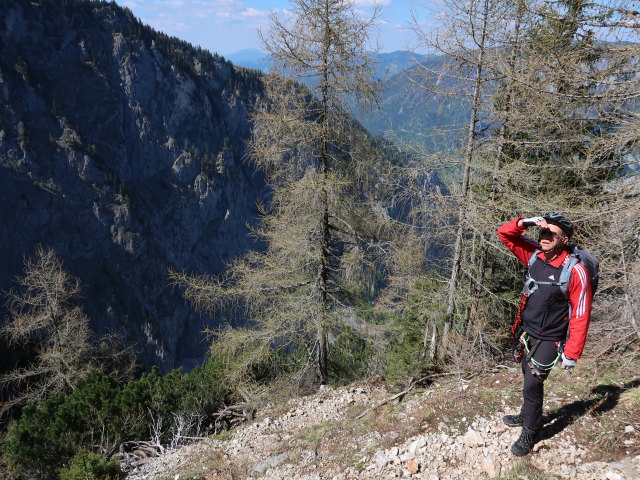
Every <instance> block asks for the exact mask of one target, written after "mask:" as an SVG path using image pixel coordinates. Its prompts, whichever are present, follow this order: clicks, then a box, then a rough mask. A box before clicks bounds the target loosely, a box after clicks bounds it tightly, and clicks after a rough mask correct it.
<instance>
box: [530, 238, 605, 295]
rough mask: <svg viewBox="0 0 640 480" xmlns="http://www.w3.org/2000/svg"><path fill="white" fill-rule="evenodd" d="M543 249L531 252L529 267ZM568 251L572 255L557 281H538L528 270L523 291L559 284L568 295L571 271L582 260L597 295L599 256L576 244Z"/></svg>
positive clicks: (592, 290)
mask: <svg viewBox="0 0 640 480" xmlns="http://www.w3.org/2000/svg"><path fill="white" fill-rule="evenodd" d="M541 251H542V250H536V251H535V252H533V253H532V254H531V257H529V268H531V265H533V262H535V261H536V257H537V255H538V254H539V253H540V252H541ZM568 252H569V255H571V258H570V259H569V261H567V263H566V264H565V265H564V267H563V268H562V272H560V278H559V279H558V281H557V282H538V281H535V280H534V279H532V278H531V276H530V275H529V273H528V272H527V279H526V280H525V282H524V290H523V293H526V294H528V295H530V294H532V293H533V292H535V291H536V289H537V288H538V285H558V286H559V287H560V290H561V291H562V293H563V294H564V296H565V297H567V296H568V294H567V290H569V280H570V279H571V271H572V270H573V267H575V266H576V263H578V262H580V263H581V264H582V265H584V267H585V268H586V269H587V271H588V272H589V277H590V279H591V295H592V296H593V295H595V293H596V290H597V289H598V281H599V280H600V260H598V258H597V257H596V256H595V255H593V254H592V253H589V252H587V251H586V250H582V249H581V248H579V247H578V246H576V245H572V246H570V247H569V248H568Z"/></svg>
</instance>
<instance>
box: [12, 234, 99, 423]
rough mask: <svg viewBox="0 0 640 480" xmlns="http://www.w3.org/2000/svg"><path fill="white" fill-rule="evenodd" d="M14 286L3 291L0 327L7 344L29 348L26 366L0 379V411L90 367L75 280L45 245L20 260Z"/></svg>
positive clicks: (63, 385)
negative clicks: (5, 312)
mask: <svg viewBox="0 0 640 480" xmlns="http://www.w3.org/2000/svg"><path fill="white" fill-rule="evenodd" d="M17 283H18V287H17V288H15V289H13V290H11V291H10V292H9V293H8V294H7V304H8V307H9V311H10V316H9V318H8V319H7V321H6V322H5V324H4V325H3V326H2V328H1V329H0V334H1V335H3V336H4V337H5V338H6V339H7V340H8V343H9V345H18V346H21V347H23V348H26V349H27V350H30V351H31V352H32V360H31V361H30V362H29V365H27V366H23V367H16V368H14V369H13V370H11V371H9V372H7V373H4V374H3V375H2V376H1V377H0V385H1V386H2V387H3V388H4V389H7V390H8V395H7V400H5V401H4V402H3V403H2V404H1V405H0V414H1V413H5V412H6V411H8V410H9V409H11V408H13V407H17V406H21V405H24V404H25V403H27V402H33V403H38V402H40V401H41V400H42V399H44V398H45V397H46V396H48V395H52V394H55V393H68V392H70V391H72V390H73V388H74V383H75V382H76V381H77V380H78V379H80V378H82V377H83V376H84V375H85V374H86V373H87V372H89V371H90V370H91V369H92V368H94V367H95V366H96V365H95V362H94V359H93V353H94V349H93V347H92V345H91V343H90V336H91V331H90V328H89V319H88V318H87V316H86V314H85V313H84V311H83V309H82V307H81V305H80V303H79V299H80V294H81V288H80V281H79V280H78V279H77V278H75V277H73V276H72V275H70V274H69V273H68V272H66V271H65V270H64V268H63V265H62V261H61V260H60V258H59V257H58V256H57V255H56V254H55V252H54V251H53V250H51V249H45V248H43V247H38V249H37V250H36V253H35V256H34V257H33V258H31V259H27V260H26V261H25V271H24V275H22V276H21V277H19V278H18V279H17Z"/></svg>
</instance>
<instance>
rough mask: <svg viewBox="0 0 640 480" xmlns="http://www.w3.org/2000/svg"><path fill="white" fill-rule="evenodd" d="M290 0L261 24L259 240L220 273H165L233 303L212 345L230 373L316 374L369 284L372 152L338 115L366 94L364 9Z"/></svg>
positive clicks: (373, 265)
mask: <svg viewBox="0 0 640 480" xmlns="http://www.w3.org/2000/svg"><path fill="white" fill-rule="evenodd" d="M291 3H292V6H293V8H292V10H291V12H290V13H291V15H290V16H288V17H286V18H284V19H282V18H280V17H279V16H278V15H277V14H276V13H275V12H273V13H272V14H271V19H270V20H271V22H270V26H269V29H268V30H267V31H266V32H261V37H262V40H263V43H264V48H265V49H266V51H267V52H268V53H269V54H270V56H271V59H272V62H273V65H272V71H271V73H270V74H269V75H268V76H267V77H266V78H265V84H266V87H267V101H266V103H265V104H263V105H258V107H257V108H256V110H255V113H254V115H253V125H254V127H253V138H252V140H251V143H250V152H251V153H250V155H251V158H252V160H253V161H255V162H256V164H257V165H258V166H259V167H261V168H263V169H264V170H265V171H266V173H267V176H268V180H269V182H270V185H271V186H272V189H273V197H272V199H271V201H270V203H269V205H267V206H264V207H263V209H262V213H263V217H262V222H261V225H260V227H259V228H257V229H256V231H255V234H256V235H257V237H258V238H259V239H260V240H261V241H262V242H264V245H265V247H266V248H265V250H264V251H254V252H249V253H247V254H246V255H244V256H243V257H241V258H238V259H236V260H235V261H234V262H233V263H232V264H231V265H230V268H229V270H228V272H227V274H226V276H225V277H224V278H219V279H214V280H211V279H203V278H195V277H188V276H176V275H174V278H175V279H176V280H178V281H179V282H182V283H183V284H184V285H185V286H186V295H187V297H188V298H191V299H192V300H193V301H195V302H196V304H198V305H200V306H201V307H203V308H209V309H215V308H216V307H217V306H218V305H217V302H221V303H223V304H224V303H225V302H228V301H235V302H237V303H236V305H237V306H239V307H241V311H242V312H243V314H242V320H241V323H242V326H237V327H236V328H227V329H224V330H222V331H220V332H218V333H217V335H216V340H215V341H214V344H213V346H212V352H214V354H216V355H223V356H225V358H227V359H228V360H229V362H228V364H229V365H230V370H229V378H233V379H235V381H242V382H243V381H247V380H251V378H253V377H255V376H256V374H257V373H258V372H264V371H265V370H266V371H269V372H271V373H273V372H275V373H284V372H285V370H286V372H295V373H296V374H297V375H298V378H306V379H310V378H311V379H312V381H313V382H315V383H316V384H317V383H320V384H324V383H327V382H328V381H329V379H330V377H331V376H332V371H333V370H332V368H333V367H334V366H335V363H332V358H331V350H332V348H337V345H339V344H340V342H339V339H340V338H341V336H342V335H343V334H345V333H347V332H349V331H353V330H354V329H357V328H358V325H359V324H360V321H359V320H358V319H357V316H356V315H355V314H354V312H355V308H356V307H357V306H358V305H360V304H361V303H362V302H366V301H368V300H370V299H371V298H372V296H373V295H374V293H375V291H376V289H377V288H378V286H379V285H378V283H379V280H378V274H379V266H378V263H377V257H378V255H379V254H380V253H381V250H380V242H379V239H380V236H381V233H382V226H381V223H380V218H381V217H380V215H379V214H378V213H376V211H375V210H374V209H373V208H372V207H371V203H370V201H369V200H370V197H369V195H370V194H371V193H372V192H373V190H372V189H371V188H370V186H371V185H372V184H373V183H374V182H372V181H371V174H372V172H375V161H376V154H375V152H374V151H373V150H372V149H371V148H370V147H369V146H367V141H366V140H367V138H366V134H365V132H364V131H363V130H362V129H361V128H360V127H358V126H357V125H356V124H355V123H354V121H353V120H352V119H351V118H350V117H349V116H348V115H347V105H349V104H352V103H353V100H354V98H355V99H358V100H359V101H360V103H361V104H362V105H366V104H367V103H370V102H371V101H373V100H374V99H375V94H376V92H375V84H374V83H373V82H372V80H371V76H372V69H373V67H374V65H373V62H372V59H371V57H370V53H368V52H370V51H371V50H370V49H371V48H372V45H371V42H370V36H369V35H370V29H371V27H372V24H373V20H374V18H375V15H374V16H373V17H371V18H368V19H362V18H361V17H360V16H359V15H358V14H357V13H356V12H355V10H354V8H353V2H352V1H348V0H293V1H292V2H291ZM300 82H302V83H304V85H305V86H302V85H301V83H300ZM227 305H228V303H227ZM332 345H333V347H332ZM354 353H355V352H348V353H347V355H353V354H354ZM310 373H311V374H312V375H309V374H310Z"/></svg>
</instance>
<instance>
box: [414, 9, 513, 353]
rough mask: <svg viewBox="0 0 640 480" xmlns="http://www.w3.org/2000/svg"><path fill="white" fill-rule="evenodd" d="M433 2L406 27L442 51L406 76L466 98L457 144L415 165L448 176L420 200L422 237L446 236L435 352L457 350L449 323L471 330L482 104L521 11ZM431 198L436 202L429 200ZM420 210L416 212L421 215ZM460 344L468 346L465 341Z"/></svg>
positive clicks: (484, 233)
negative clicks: (427, 26)
mask: <svg viewBox="0 0 640 480" xmlns="http://www.w3.org/2000/svg"><path fill="white" fill-rule="evenodd" d="M438 9H439V10H440V14H439V15H438V17H437V18H438V19H439V20H440V22H439V27H438V28H437V29H436V30H435V32H431V31H424V30H423V29H422V28H421V27H420V22H419V19H417V18H416V19H415V21H414V31H415V33H416V36H417V39H418V43H419V45H420V46H421V48H425V49H427V50H429V51H432V52H436V53H438V54H439V55H441V56H442V57H443V58H444V60H443V62H442V66H441V67H439V68H438V69H437V70H432V69H430V68H429V67H421V66H418V68H416V69H415V71H417V72H418V74H417V75H416V76H415V77H414V79H413V81H414V84H415V85H416V88H418V89H421V90H423V91H424V92H425V95H427V96H434V95H435V96H439V97H442V98H446V97H448V98H455V99H458V100H460V99H466V101H467V105H468V110H467V117H466V119H465V123H464V125H459V136H458V138H459V142H460V148H459V149H458V150H456V151H450V152H442V153H441V154H440V155H437V156H434V155H429V156H428V157H427V162H426V167H422V168H428V169H434V168H435V169H438V170H439V171H440V172H444V173H441V176H442V177H443V178H447V179H448V181H447V183H448V185H447V186H448V187H449V190H450V194H449V195H445V196H444V197H441V196H440V195H439V194H438V198H435V199H432V200H428V201H426V202H424V203H423V205H422V207H420V208H425V207H426V209H427V210H431V211H434V212H435V215H434V214H432V215H431V217H432V218H431V219H430V225H431V228H425V229H424V232H425V233H426V234H427V235H428V236H429V237H433V236H434V235H440V236H441V237H445V238H448V239H449V240H448V242H447V243H448V249H449V251H450V257H449V258H450V265H449V266H448V267H447V268H446V269H442V268H440V269H439V271H440V272H441V274H446V275H447V276H448V279H447V281H446V293H445V300H444V301H445V305H446V307H445V312H444V315H443V316H442V318H441V319H440V321H439V322H438V323H439V325H438V334H437V335H433V334H431V338H432V339H433V340H432V341H431V344H432V345H431V349H432V350H433V349H434V348H436V349H437V350H438V351H439V353H438V357H439V358H440V359H441V360H442V359H444V358H445V357H447V356H449V355H457V353H456V352H457V350H459V349H458V348H457V346H455V345H451V344H450V343H451V342H450V337H451V333H452V331H456V332H458V333H464V332H465V330H466V331H471V330H473V328H472V327H473V323H474V320H475V318H474V317H476V316H477V311H478V309H479V306H478V302H477V298H479V296H480V295H481V294H482V293H483V290H482V287H481V285H482V282H483V276H484V273H483V272H484V268H485V266H484V264H485V263H486V262H485V255H484V254H482V253H478V252H482V250H483V249H484V248H485V244H486V243H487V237H488V235H489V233H488V232H489V229H488V228H487V227H488V226H487V224H486V223H484V216H485V215H484V214H485V213H486V212H484V211H483V208H484V207H483V205H481V204H480V201H479V198H478V184H479V182H481V181H482V180H483V178H484V176H485V173H486V170H487V162H488V154H487V149H486V144H487V141H488V137H490V133H489V132H490V130H491V127H492V125H491V124H490V121H491V119H490V117H489V110H490V109H491V105H490V102H491V98H492V96H493V94H494V92H495V89H496V86H497V73H496V70H497V68H496V65H498V64H500V63H505V62H507V61H508V59H509V57H510V56H511V55H513V53H512V49H511V48H510V47H511V45H512V44H513V38H514V37H516V36H517V35H519V33H517V32H518V31H519V28H520V27H519V23H518V22H519V21H520V22H521V20H519V17H518V15H520V17H522V12H521V9H519V8H518V5H517V3H514V2H504V1H499V0H473V1H470V2H460V1H457V0H448V1H446V2H442V3H441V4H439V5H438ZM434 159H435V161H434ZM434 201H435V202H437V203H438V205H439V206H441V208H438V209H433V208H431V207H430V205H432V204H433V202H434ZM423 217H424V215H419V218H420V219H421V220H420V221H421V222H424V219H423ZM439 231H440V232H439ZM443 232H444V233H443ZM445 241H447V240H445ZM426 328H431V327H430V326H426ZM432 331H433V329H432ZM434 343H435V344H436V345H433V344H434ZM458 343H459V342H458ZM464 350H466V351H471V350H472V349H471V348H469V347H468V345H467V346H466V347H465V348H464Z"/></svg>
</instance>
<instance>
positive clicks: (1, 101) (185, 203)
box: [0, 0, 266, 370]
mask: <svg viewBox="0 0 640 480" xmlns="http://www.w3.org/2000/svg"><path fill="white" fill-rule="evenodd" d="M260 94H261V84H260V79H259V78H258V77H256V76H255V74H252V73H247V72H244V71H240V70H236V69H235V68H234V67H233V66H232V65H231V64H230V63H228V62H226V61H225V60H224V59H223V58H221V57H218V56H215V55H211V54H209V53H208V52H205V51H202V50H199V49H195V48H193V47H191V46H189V45H187V44H186V43H184V42H181V41H178V40H176V39H170V38H167V37H166V36H164V35H162V34H158V33H157V32H154V31H153V30H151V29H149V28H148V27H144V26H142V25H141V24H140V22H139V21H137V20H136V19H135V18H134V17H133V16H132V15H131V13H130V12H129V11H127V10H125V9H121V8H119V7H117V6H116V5H115V4H113V3H112V4H108V3H102V2H96V1H80V0H75V1H74V0H65V1H60V0H39V1H32V0H0V196H1V199H2V201H1V202H0V288H1V289H3V290H7V289H8V288H9V287H10V286H11V282H12V280H13V279H14V278H15V276H16V275H18V274H20V272H21V270H22V267H23V258H24V256H30V255H31V254H32V253H33V251H34V248H35V246H36V245H37V244H42V245H44V246H49V247H52V248H54V249H55V251H56V252H57V253H58V254H59V255H60V256H61V258H62V259H63V262H64V265H65V267H66V269H67V270H69V271H70V272H71V273H73V274H74V275H76V276H78V277H79V278H80V279H81V281H82V283H83V285H84V291H85V299H84V300H85V308H86V310H87V312H88V313H89V315H90V317H91V318H92V322H93V326H94V330H96V332H97V333H102V332H105V331H116V332H123V333H124V334H125V336H126V337H127V338H128V339H130V340H131V341H134V342H135V345H136V350H137V351H138V352H139V354H140V360H141V361H142V363H143V364H144V365H145V366H147V367H148V366H150V365H152V364H156V365H159V366H160V367H161V368H162V369H163V370H166V369H169V368H172V367H174V366H176V365H178V364H188V363H190V362H191V361H192V360H193V359H196V358H199V357H201V356H202V354H203V353H204V351H205V350H206V344H205V342H203V338H202V335H201V334H200V332H201V330H202V329H203V327H204V326H205V325H206V324H209V323H210V322H211V320H210V319H208V318H205V317H203V316H202V315H201V314H199V313H197V312H195V311H193V309H191V308H190V307H189V306H188V305H186V304H185V302H184V301H183V299H182V298H181V295H180V292H179V291H175V290H174V289H172V287H171V286H170V285H169V283H168V280H167V269H168V268H169V267H173V268H175V269H178V270H186V271H190V272H199V273H204V272H208V273H216V272H220V271H221V270H222V269H223V267H224V263H225V261H226V260H228V259H230V258H232V257H234V256H235V255H237V254H239V253H241V252H242V251H244V250H246V249H247V248H251V247H255V245H253V244H252V240H251V238H250V237H248V236H247V232H248V230H247V224H248V223H251V222H253V221H254V220H255V218H256V216H257V211H256V208H255V204H256V200H257V199H258V198H264V197H265V195H266V189H265V185H264V181H263V178H262V177H261V175H259V174H257V173H256V172H254V171H253V170H252V169H251V167H250V165H249V164H247V163H246V162H244V161H243V158H244V155H245V147H244V142H245V140H246V138H247V137H248V135H249V133H250V126H249V122H248V118H247V114H248V105H251V104H252V103H253V102H255V100H256V98H257V97H259V95H260ZM3 316H4V314H3Z"/></svg>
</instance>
